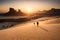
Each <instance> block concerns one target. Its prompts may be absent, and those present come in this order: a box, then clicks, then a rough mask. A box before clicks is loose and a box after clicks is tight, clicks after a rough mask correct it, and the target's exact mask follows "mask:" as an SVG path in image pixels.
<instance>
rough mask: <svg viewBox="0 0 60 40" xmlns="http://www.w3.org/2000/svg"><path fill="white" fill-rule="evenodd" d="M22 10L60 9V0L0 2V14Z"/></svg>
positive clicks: (7, 0) (5, 0) (12, 0)
mask: <svg viewBox="0 0 60 40" xmlns="http://www.w3.org/2000/svg"><path fill="white" fill-rule="evenodd" d="M10 7H12V8H14V9H16V10H17V9H20V10H21V11H25V12H26V11H30V10H31V11H32V12H34V11H39V10H49V9H51V8H58V9H60V0H0V12H7V11H8V10H9V8H10Z"/></svg>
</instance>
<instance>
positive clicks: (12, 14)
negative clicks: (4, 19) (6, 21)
mask: <svg viewBox="0 0 60 40" xmlns="http://www.w3.org/2000/svg"><path fill="white" fill-rule="evenodd" d="M0 16H24V13H22V12H21V10H20V9H19V10H18V11H16V10H15V9H14V8H9V11H8V12H7V13H2V14H1V15H0Z"/></svg>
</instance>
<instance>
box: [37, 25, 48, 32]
mask: <svg viewBox="0 0 60 40" xmlns="http://www.w3.org/2000/svg"><path fill="white" fill-rule="evenodd" d="M38 27H39V28H40V29H42V30H44V31H46V32H48V30H47V29H45V28H43V27H40V26H38Z"/></svg>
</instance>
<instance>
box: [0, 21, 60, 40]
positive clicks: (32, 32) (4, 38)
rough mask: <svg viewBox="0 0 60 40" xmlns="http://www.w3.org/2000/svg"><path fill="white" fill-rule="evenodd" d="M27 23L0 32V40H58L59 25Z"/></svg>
mask: <svg viewBox="0 0 60 40" xmlns="http://www.w3.org/2000/svg"><path fill="white" fill-rule="evenodd" d="M33 23H34V22H27V23H23V24H18V25H16V26H15V27H12V28H8V29H4V30H0V40H60V24H58V23H57V24H45V23H43V22H40V21H39V23H40V24H39V26H37V25H36V23H35V25H34V24H33Z"/></svg>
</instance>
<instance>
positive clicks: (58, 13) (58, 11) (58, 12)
mask: <svg viewBox="0 0 60 40" xmlns="http://www.w3.org/2000/svg"><path fill="white" fill-rule="evenodd" d="M45 15H47V16H60V9H55V8H52V9H51V10H49V11H47V12H46V13H45Z"/></svg>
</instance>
